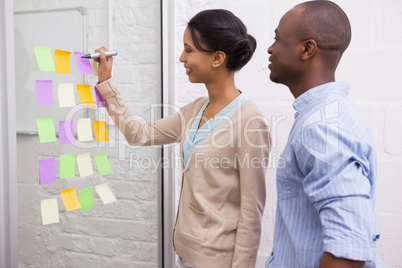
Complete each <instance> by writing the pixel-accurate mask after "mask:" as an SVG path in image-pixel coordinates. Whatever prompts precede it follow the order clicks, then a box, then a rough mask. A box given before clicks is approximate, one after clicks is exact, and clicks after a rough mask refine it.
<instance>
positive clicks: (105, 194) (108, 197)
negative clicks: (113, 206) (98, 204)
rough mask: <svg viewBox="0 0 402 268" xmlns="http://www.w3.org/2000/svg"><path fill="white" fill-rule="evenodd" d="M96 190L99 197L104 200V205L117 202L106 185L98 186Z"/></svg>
mask: <svg viewBox="0 0 402 268" xmlns="http://www.w3.org/2000/svg"><path fill="white" fill-rule="evenodd" d="M95 190H96V192H97V193H98V195H99V197H100V198H101V199H102V201H103V204H105V205H106V204H109V203H113V202H116V197H115V196H114V194H113V193H112V191H111V190H110V188H109V186H108V185H107V184H106V183H103V184H98V185H96V186H95Z"/></svg>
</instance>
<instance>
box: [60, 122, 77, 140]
mask: <svg viewBox="0 0 402 268" xmlns="http://www.w3.org/2000/svg"><path fill="white" fill-rule="evenodd" d="M74 142H75V137H74V123H73V121H72V120H67V121H60V122H59V144H69V143H74Z"/></svg>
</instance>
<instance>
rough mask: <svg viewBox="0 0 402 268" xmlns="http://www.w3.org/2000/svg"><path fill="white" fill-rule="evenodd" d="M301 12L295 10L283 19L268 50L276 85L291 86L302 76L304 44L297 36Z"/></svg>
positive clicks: (271, 77)
mask: <svg viewBox="0 0 402 268" xmlns="http://www.w3.org/2000/svg"><path fill="white" fill-rule="evenodd" d="M301 12H302V9H301V8H293V9H291V10H290V11H288V12H287V13H286V14H285V15H284V16H283V17H282V19H281V20H280V22H279V25H278V27H277V28H276V30H275V41H274V43H273V44H272V45H271V46H270V47H269V48H268V53H269V54H270V57H269V61H270V62H271V63H270V64H269V66H268V68H269V69H270V70H271V74H270V79H271V80H272V81H273V82H275V83H281V84H284V85H286V86H291V85H292V84H293V83H296V82H297V81H298V78H299V77H300V76H301V71H302V69H301V63H302V61H301V55H302V52H303V44H302V40H300V38H299V36H298V34H297V24H298V21H299V17H300V14H301Z"/></svg>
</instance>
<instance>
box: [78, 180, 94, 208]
mask: <svg viewBox="0 0 402 268" xmlns="http://www.w3.org/2000/svg"><path fill="white" fill-rule="evenodd" d="M78 195H79V198H80V204H81V208H80V212H84V211H85V210H88V209H91V208H93V207H94V198H93V194H92V186H89V187H87V188H84V189H82V190H79V192H78Z"/></svg>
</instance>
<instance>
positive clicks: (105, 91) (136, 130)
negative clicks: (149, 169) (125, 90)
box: [95, 47, 186, 145]
mask: <svg viewBox="0 0 402 268" xmlns="http://www.w3.org/2000/svg"><path fill="white" fill-rule="evenodd" d="M105 51H107V49H106V48H105V47H101V48H98V49H96V50H95V52H99V54H100V57H99V59H95V60H96V61H97V62H98V63H99V72H98V85H97V86H96V87H97V88H98V90H99V91H100V93H101V94H102V96H103V98H104V100H105V102H106V109H107V111H108V113H109V115H110V117H111V118H112V119H113V121H114V122H115V124H116V125H117V126H118V128H119V129H120V131H121V133H123V135H124V137H125V138H126V140H127V142H128V143H129V144H132V145H159V144H167V143H172V142H178V141H180V139H181V130H182V126H184V124H185V121H184V117H183V112H184V110H185V109H186V108H185V107H183V108H182V109H181V110H180V111H179V112H178V113H175V114H173V115H172V116H169V117H166V118H163V119H160V120H156V121H154V122H149V123H146V122H144V120H140V118H139V117H137V116H135V115H133V114H132V113H131V111H130V110H129V109H128V107H127V104H126V103H125V102H124V100H123V98H122V96H121V95H120V93H119V91H118V89H117V85H116V82H115V81H114V78H113V77H112V65H113V57H106V56H105Z"/></svg>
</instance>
